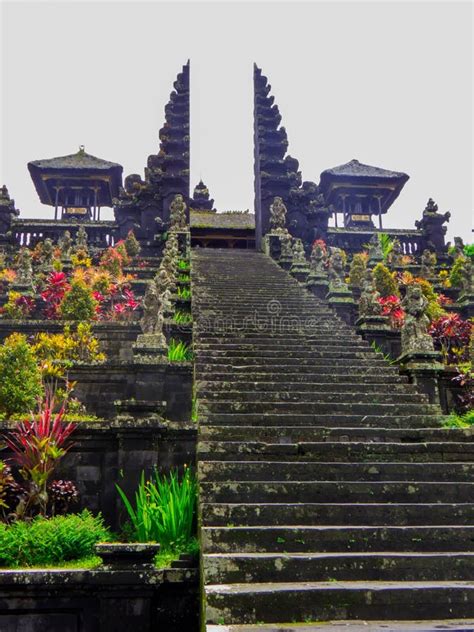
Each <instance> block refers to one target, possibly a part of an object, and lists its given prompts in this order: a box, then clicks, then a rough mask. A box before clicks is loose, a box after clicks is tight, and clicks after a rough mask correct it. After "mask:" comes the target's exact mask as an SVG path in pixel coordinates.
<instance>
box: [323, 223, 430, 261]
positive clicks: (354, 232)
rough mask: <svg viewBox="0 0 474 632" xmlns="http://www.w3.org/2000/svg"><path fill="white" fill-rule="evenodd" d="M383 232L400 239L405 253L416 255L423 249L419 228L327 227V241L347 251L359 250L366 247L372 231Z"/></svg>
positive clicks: (421, 234)
mask: <svg viewBox="0 0 474 632" xmlns="http://www.w3.org/2000/svg"><path fill="white" fill-rule="evenodd" d="M374 232H376V233H385V234H387V235H389V236H390V237H392V238H395V237H396V238H397V239H398V240H399V241H400V244H401V246H402V249H403V252H404V254H406V255H418V254H420V253H421V251H422V249H423V243H422V242H423V233H422V232H421V231H419V230H402V229H397V228H386V229H383V230H378V229H375V230H372V231H368V230H358V229H355V228H329V229H328V236H327V242H328V244H329V245H330V246H334V247H336V248H342V249H343V250H345V251H346V252H348V253H355V252H361V251H362V250H364V248H365V249H367V244H368V243H369V241H370V238H371V237H372V235H373V233H374Z"/></svg>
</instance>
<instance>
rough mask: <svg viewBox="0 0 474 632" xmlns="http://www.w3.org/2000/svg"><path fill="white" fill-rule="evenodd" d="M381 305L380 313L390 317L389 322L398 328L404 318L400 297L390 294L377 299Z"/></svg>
mask: <svg viewBox="0 0 474 632" xmlns="http://www.w3.org/2000/svg"><path fill="white" fill-rule="evenodd" d="M378 302H379V303H380V305H381V306H382V315H383V316H388V317H389V318H390V323H391V325H392V327H394V328H395V329H400V327H401V326H402V325H403V321H404V320H405V310H404V309H403V307H402V305H401V302H400V297H399V296H395V295H394V294H391V295H390V296H383V297H381V298H379V299H378Z"/></svg>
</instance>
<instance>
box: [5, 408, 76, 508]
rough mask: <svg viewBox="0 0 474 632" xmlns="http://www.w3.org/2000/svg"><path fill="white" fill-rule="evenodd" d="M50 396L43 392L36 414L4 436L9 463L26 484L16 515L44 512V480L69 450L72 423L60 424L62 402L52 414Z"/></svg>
mask: <svg viewBox="0 0 474 632" xmlns="http://www.w3.org/2000/svg"><path fill="white" fill-rule="evenodd" d="M54 408H55V406H54V399H53V397H52V396H51V395H47V396H46V397H45V399H44V401H43V402H42V403H41V404H40V414H39V416H38V417H36V416H33V417H32V418H31V419H30V420H25V421H22V422H20V423H18V425H17V426H16V427H15V428H14V429H13V430H10V431H9V432H8V433H6V435H5V437H4V438H5V443H6V445H7V447H8V448H9V449H10V450H11V451H12V453H13V457H12V460H13V462H14V463H15V464H16V465H17V466H18V467H19V471H20V474H21V476H22V478H23V479H24V481H25V483H26V491H27V495H26V498H25V499H24V500H23V501H22V506H19V507H17V510H16V513H17V517H25V516H29V515H32V514H36V513H39V514H40V515H42V516H45V515H46V514H47V509H48V500H49V496H48V483H49V482H50V480H51V477H52V475H53V473H54V471H55V469H56V468H57V466H58V464H59V462H60V461H61V459H62V458H63V457H64V455H65V454H66V453H67V452H68V450H70V448H71V446H72V443H71V442H70V441H69V437H70V435H71V434H72V433H73V432H74V430H75V428H76V425H75V424H73V423H64V422H63V417H64V415H65V412H66V404H65V402H63V404H62V406H61V408H60V409H59V412H57V413H54V412H53V410H54Z"/></svg>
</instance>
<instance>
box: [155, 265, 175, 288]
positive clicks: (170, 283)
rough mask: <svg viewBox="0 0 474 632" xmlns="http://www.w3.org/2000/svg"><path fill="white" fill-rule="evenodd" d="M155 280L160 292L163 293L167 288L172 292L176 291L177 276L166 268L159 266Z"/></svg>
mask: <svg viewBox="0 0 474 632" xmlns="http://www.w3.org/2000/svg"><path fill="white" fill-rule="evenodd" d="M154 280H155V283H156V286H157V288H158V293H159V294H162V293H163V292H164V291H165V290H166V289H169V290H170V292H171V293H172V294H173V293H174V292H176V281H175V278H174V276H173V275H172V274H170V272H169V271H168V270H167V269H166V268H159V270H158V272H157V274H156V276H155V279H154Z"/></svg>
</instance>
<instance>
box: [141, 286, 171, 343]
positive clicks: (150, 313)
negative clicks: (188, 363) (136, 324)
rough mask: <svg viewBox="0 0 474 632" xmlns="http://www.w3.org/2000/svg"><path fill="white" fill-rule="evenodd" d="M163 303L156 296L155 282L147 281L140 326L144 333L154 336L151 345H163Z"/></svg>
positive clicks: (164, 339) (164, 340) (164, 341)
mask: <svg viewBox="0 0 474 632" xmlns="http://www.w3.org/2000/svg"><path fill="white" fill-rule="evenodd" d="M163 321H164V318H163V305H162V302H161V300H160V297H159V296H158V289H157V287H156V284H155V283H154V282H153V281H151V282H149V283H148V286H147V289H146V292H145V296H144V297H143V316H142V318H141V320H140V326H141V329H142V332H143V333H144V334H148V335H150V334H152V335H153V336H154V340H153V346H160V347H161V346H165V345H166V338H165V335H164V333H163Z"/></svg>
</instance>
